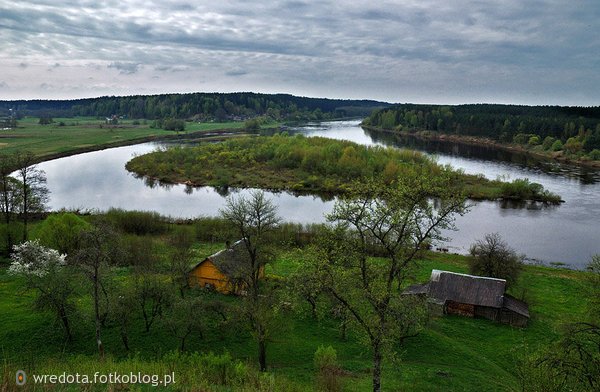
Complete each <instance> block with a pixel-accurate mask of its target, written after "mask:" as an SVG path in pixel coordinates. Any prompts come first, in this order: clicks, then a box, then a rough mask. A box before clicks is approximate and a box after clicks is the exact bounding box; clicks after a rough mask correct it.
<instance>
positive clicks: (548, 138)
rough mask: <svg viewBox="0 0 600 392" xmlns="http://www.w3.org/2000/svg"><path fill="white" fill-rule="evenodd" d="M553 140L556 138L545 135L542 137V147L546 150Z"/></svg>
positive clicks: (550, 146)
mask: <svg viewBox="0 0 600 392" xmlns="http://www.w3.org/2000/svg"><path fill="white" fill-rule="evenodd" d="M555 141H556V139H555V138H553V137H552V136H546V138H544V141H543V142H542V148H543V149H544V150H546V151H548V150H549V149H550V148H552V144H554V142H555Z"/></svg>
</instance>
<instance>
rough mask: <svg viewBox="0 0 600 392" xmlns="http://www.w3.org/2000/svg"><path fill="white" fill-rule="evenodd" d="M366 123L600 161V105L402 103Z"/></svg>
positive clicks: (373, 115)
mask: <svg viewBox="0 0 600 392" xmlns="http://www.w3.org/2000/svg"><path fill="white" fill-rule="evenodd" d="M364 125H367V126H373V127H378V128H384V129H396V130H401V131H418V130H427V131H436V132H440V133H446V134H457V135H468V136H479V137H486V138H490V139H493V140H497V141H500V142H503V143H516V144H520V145H528V146H530V147H532V148H533V147H536V146H539V147H538V149H541V150H544V151H553V152H557V151H561V150H562V151H564V152H565V153H570V154H573V155H577V154H580V155H583V154H585V153H588V154H590V153H592V154H591V157H592V159H600V107H568V106H523V105H493V104H476V105H456V106H441V105H413V104H401V105H394V106H392V107H390V108H386V109H381V110H377V111H374V112H373V113H372V114H371V115H370V116H369V117H368V118H367V119H365V121H364ZM594 150H598V151H597V152H594ZM596 155H598V158H596Z"/></svg>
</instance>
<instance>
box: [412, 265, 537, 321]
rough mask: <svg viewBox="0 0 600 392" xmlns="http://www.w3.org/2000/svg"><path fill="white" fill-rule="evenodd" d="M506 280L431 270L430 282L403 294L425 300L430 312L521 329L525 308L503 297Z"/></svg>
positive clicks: (525, 313)
mask: <svg viewBox="0 0 600 392" xmlns="http://www.w3.org/2000/svg"><path fill="white" fill-rule="evenodd" d="M505 290H506V280H504V279H496V278H489V277H483V276H474V275H467V274H459V273H456V272H449V271H440V270H433V271H431V279H430V280H429V282H427V283H425V284H422V285H414V286H411V287H409V288H408V289H407V290H406V291H404V294H406V295H424V296H427V299H428V302H429V304H430V307H431V308H432V310H433V311H434V312H437V313H444V314H457V315H461V316H466V317H483V318H487V319H490V320H494V321H498V322H501V323H504V324H510V325H513V326H518V327H525V326H526V325H527V322H528V321H529V307H528V306H527V304H526V303H525V302H523V301H520V300H518V299H516V298H514V297H512V296H510V295H509V294H506V293H505Z"/></svg>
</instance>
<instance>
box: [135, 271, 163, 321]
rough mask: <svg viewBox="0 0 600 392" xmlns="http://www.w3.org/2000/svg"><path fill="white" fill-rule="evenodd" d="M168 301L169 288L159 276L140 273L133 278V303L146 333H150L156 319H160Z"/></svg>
mask: <svg viewBox="0 0 600 392" xmlns="http://www.w3.org/2000/svg"><path fill="white" fill-rule="evenodd" d="M170 299H171V293H170V291H169V287H168V285H167V284H166V283H165V282H163V281H162V280H161V279H160V277H159V276H157V275H153V274H152V275H151V274H146V273H141V274H138V275H137V276H136V277H135V301H136V304H137V306H138V307H139V309H140V310H141V311H142V316H143V317H144V327H145V331H146V332H150V327H152V324H153V323H154V321H155V320H156V318H157V317H162V314H163V310H164V308H165V306H167V305H168V304H169V302H170Z"/></svg>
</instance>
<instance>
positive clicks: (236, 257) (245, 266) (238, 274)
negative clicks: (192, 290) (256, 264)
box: [188, 240, 250, 294]
mask: <svg viewBox="0 0 600 392" xmlns="http://www.w3.org/2000/svg"><path fill="white" fill-rule="evenodd" d="M248 257H249V256H248V251H247V250H246V246H245V244H244V241H243V240H239V241H237V242H235V243H234V244H233V245H229V244H228V245H227V247H226V248H225V249H223V250H220V251H219V252H217V253H215V254H213V255H211V256H208V257H207V258H205V259H204V260H202V261H201V262H200V263H198V264H196V265H195V266H194V267H193V268H192V269H191V270H190V271H189V273H188V282H189V284H190V286H191V287H198V286H199V287H203V288H212V289H214V290H216V291H219V292H221V293H223V294H230V293H233V294H243V293H244V284H243V281H244V277H246V276H249V273H250V271H249V269H250V262H249V260H248Z"/></svg>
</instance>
